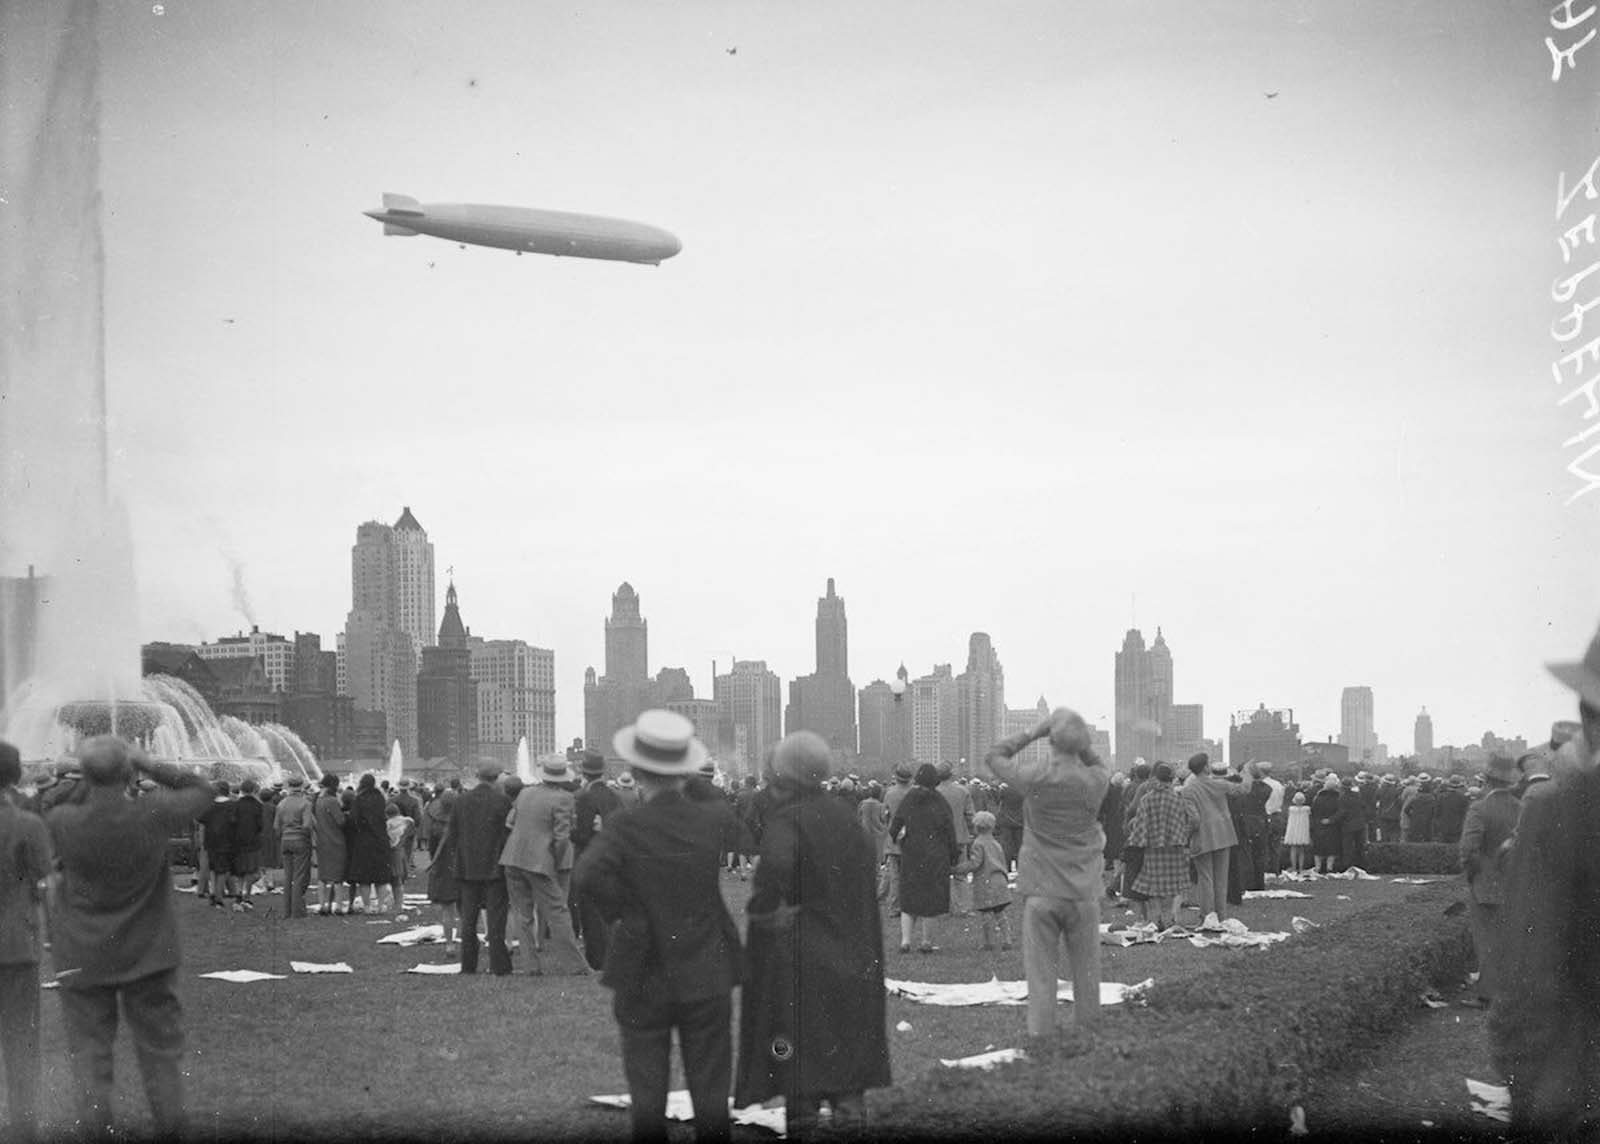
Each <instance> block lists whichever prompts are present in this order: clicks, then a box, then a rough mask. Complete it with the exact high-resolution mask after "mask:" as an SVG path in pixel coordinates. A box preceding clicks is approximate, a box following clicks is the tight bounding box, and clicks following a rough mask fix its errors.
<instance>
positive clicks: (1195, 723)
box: [1146, 703, 1207, 766]
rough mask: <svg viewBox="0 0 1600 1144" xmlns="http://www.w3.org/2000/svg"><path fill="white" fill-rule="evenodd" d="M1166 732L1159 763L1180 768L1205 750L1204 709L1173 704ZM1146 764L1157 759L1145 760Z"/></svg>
mask: <svg viewBox="0 0 1600 1144" xmlns="http://www.w3.org/2000/svg"><path fill="white" fill-rule="evenodd" d="M1167 722H1168V728H1169V730H1168V732H1167V734H1165V735H1163V736H1162V740H1161V747H1160V752H1159V756H1160V757H1159V761H1165V762H1169V763H1171V764H1172V765H1173V766H1181V765H1182V764H1184V763H1186V762H1188V761H1189V759H1190V758H1192V757H1193V756H1195V755H1197V754H1199V753H1200V752H1201V751H1205V750H1207V747H1206V739H1205V722H1206V716H1205V708H1204V707H1203V706H1201V705H1200V704H1199V703H1174V704H1173V705H1172V709H1171V712H1170V714H1169V716H1168V721H1167ZM1146 761H1147V762H1151V763H1154V762H1157V761H1158V759H1151V758H1147V759H1146Z"/></svg>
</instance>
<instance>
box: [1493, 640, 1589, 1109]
mask: <svg viewBox="0 0 1600 1144" xmlns="http://www.w3.org/2000/svg"><path fill="white" fill-rule="evenodd" d="M1547 666H1548V668H1549V670H1550V673H1551V674H1552V675H1554V676H1555V677H1556V678H1557V679H1559V680H1560V681H1561V682H1562V683H1564V684H1566V685H1567V686H1568V687H1570V688H1571V689H1572V690H1573V691H1576V692H1577V693H1578V722H1579V724H1580V730H1579V733H1578V734H1577V735H1576V736H1575V737H1574V738H1573V740H1572V741H1570V742H1568V743H1566V744H1565V745H1564V746H1562V748H1561V750H1560V752H1559V754H1558V758H1557V759H1556V761H1555V765H1553V766H1552V768H1551V769H1552V771H1553V772H1554V775H1555V777H1554V778H1553V779H1552V780H1551V781H1550V782H1548V783H1544V784H1542V786H1543V788H1544V789H1542V790H1540V791H1539V792H1538V797H1534V796H1533V795H1532V793H1530V794H1529V795H1528V796H1526V797H1525V798H1524V799H1523V803H1522V807H1521V811H1520V814H1519V816H1518V820H1517V827H1516V834H1515V836H1514V838H1513V841H1512V845H1511V852H1510V859H1509V862H1508V871H1507V875H1506V886H1505V895H1504V897H1505V904H1504V905H1503V906H1502V907H1501V909H1502V911H1503V917H1502V919H1501V939H1502V941H1503V943H1504V952H1503V955H1502V958H1501V960H1500V962H1499V966H1498V969H1499V981H1498V985H1497V990H1496V995H1495V997H1494V1001H1493V1005H1492V1007H1491V1009H1490V1011H1489V1032H1490V1037H1491V1040H1492V1043H1493V1046H1494V1056H1495V1065H1496V1067H1497V1068H1498V1069H1499V1070H1500V1072H1501V1073H1502V1074H1503V1075H1504V1076H1505V1078H1506V1083H1507V1085H1508V1086H1509V1087H1510V1089H1511V1123H1512V1129H1513V1131H1515V1132H1518V1133H1519V1134H1521V1135H1526V1136H1538V1137H1541V1138H1551V1139H1554V1138H1558V1137H1559V1138H1563V1139H1566V1138H1573V1139H1579V1138H1582V1139H1588V1138H1592V1137H1593V1136H1594V1135H1595V1132H1596V1129H1597V1127H1600V1123H1597V1113H1596V1110H1597V1109H1600V972H1597V971H1596V966H1597V963H1600V895H1596V894H1595V892H1594V888H1595V887H1596V886H1597V885H1600V770H1597V769H1596V767H1595V765H1594V762H1595V757H1594V756H1595V750H1596V748H1597V747H1600V633H1597V634H1596V635H1595V638H1594V639H1593V640H1591V641H1590V643H1589V649H1588V651H1587V652H1586V653H1585V654H1584V657H1583V659H1582V660H1579V661H1578V662H1576V663H1552V664H1548V665H1547Z"/></svg>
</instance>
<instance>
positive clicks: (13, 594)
mask: <svg viewBox="0 0 1600 1144" xmlns="http://www.w3.org/2000/svg"><path fill="white" fill-rule="evenodd" d="M49 585H50V579H49V577H47V576H35V575H34V574H33V565H31V564H30V565H28V574H27V575H26V576H0V714H3V713H4V712H5V707H6V698H7V696H9V695H10V694H11V692H13V691H14V690H16V689H17V688H19V687H21V686H22V684H23V682H24V681H25V680H27V679H29V678H31V677H32V676H33V673H34V669H35V666H36V660H37V651H38V646H39V621H40V611H41V606H42V605H43V604H44V603H45V602H46V600H47V598H48V590H49ZM3 725H4V721H3V720H0V726H3Z"/></svg>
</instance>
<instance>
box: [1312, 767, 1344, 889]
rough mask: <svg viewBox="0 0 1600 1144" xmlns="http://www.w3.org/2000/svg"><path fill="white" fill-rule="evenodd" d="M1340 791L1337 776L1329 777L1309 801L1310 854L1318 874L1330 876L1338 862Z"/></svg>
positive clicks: (1340, 815)
mask: <svg viewBox="0 0 1600 1144" xmlns="http://www.w3.org/2000/svg"><path fill="white" fill-rule="evenodd" d="M1342 790H1343V788H1342V787H1341V785H1340V783H1339V779H1338V778H1337V776H1330V777H1329V779H1328V782H1327V783H1326V784H1324V786H1323V788H1322V789H1321V790H1319V791H1318V792H1317V793H1316V796H1315V797H1314V798H1313V799H1312V800H1311V854H1312V856H1313V857H1314V858H1316V860H1317V872H1318V873H1319V874H1332V873H1333V872H1334V871H1333V868H1334V866H1335V865H1336V864H1337V863H1338V861H1339V833H1340V824H1341V823H1342V822H1343V815H1342V814H1341V812H1340V810H1339V795H1340V793H1341V791H1342Z"/></svg>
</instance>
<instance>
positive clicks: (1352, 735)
mask: <svg viewBox="0 0 1600 1144" xmlns="http://www.w3.org/2000/svg"><path fill="white" fill-rule="evenodd" d="M1339 742H1340V743H1341V744H1343V745H1344V746H1345V747H1347V748H1349V751H1350V761H1351V762H1352V763H1357V764H1364V763H1368V762H1371V761H1372V752H1373V750H1374V748H1376V747H1377V745H1378V736H1377V734H1376V733H1374V731H1373V729H1372V688H1370V687H1346V688H1345V689H1344V694H1343V695H1342V696H1341V697H1340V699H1339Z"/></svg>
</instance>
